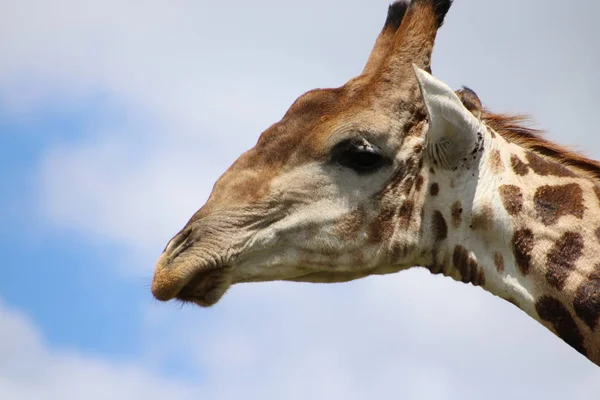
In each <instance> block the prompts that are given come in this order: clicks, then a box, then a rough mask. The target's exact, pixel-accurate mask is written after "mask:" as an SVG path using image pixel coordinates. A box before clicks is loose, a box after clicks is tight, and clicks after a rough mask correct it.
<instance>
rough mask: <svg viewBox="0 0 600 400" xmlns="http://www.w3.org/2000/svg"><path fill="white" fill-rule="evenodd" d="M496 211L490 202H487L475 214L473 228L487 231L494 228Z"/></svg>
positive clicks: (472, 220)
mask: <svg viewBox="0 0 600 400" xmlns="http://www.w3.org/2000/svg"><path fill="white" fill-rule="evenodd" d="M493 221H494V211H493V210H492V207H490V205H489V204H485V205H483V206H482V207H481V209H480V210H478V211H477V212H475V213H474V214H473V218H472V219H471V229H473V230H474V231H480V232H487V231H490V230H491V229H492V228H493Z"/></svg>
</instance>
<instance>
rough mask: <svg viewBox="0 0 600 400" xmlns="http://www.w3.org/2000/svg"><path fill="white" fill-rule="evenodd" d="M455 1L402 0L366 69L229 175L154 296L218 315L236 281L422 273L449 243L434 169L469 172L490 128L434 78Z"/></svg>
mask: <svg viewBox="0 0 600 400" xmlns="http://www.w3.org/2000/svg"><path fill="white" fill-rule="evenodd" d="M450 5H451V0H413V1H412V2H408V1H397V2H396V3H394V4H392V5H391V6H390V8H389V10H388V17H387V20H386V22H385V25H384V27H383V30H382V31H381V33H380V35H379V37H378V38H377V41H376V43H375V46H374V48H373V50H372V53H371V55H370V57H369V60H368V62H367V64H366V66H365V68H364V70H363V72H362V74H361V75H360V76H358V77H356V78H354V79H352V80H350V81H349V82H348V83H346V84H345V85H344V86H342V87H340V88H335V89H316V90H313V91H310V92H308V93H306V94H304V95H302V96H300V97H299V98H298V99H297V100H296V101H295V102H294V104H293V105H292V106H291V107H290V109H289V110H288V111H287V113H286V114H285V115H284V117H283V118H282V119H281V120H280V121H279V122H277V123H275V124H274V125H272V126H271V127H270V128H268V129H267V130H266V131H265V132H264V133H263V134H262V135H261V136H260V138H259V140H258V143H257V144H256V146H255V147H254V148H252V149H251V150H249V151H247V152H246V153H244V154H243V155H242V156H241V157H240V158H239V159H238V160H237V161H236V162H235V163H234V164H233V165H232V166H231V167H230V168H229V169H228V170H227V171H226V172H225V173H224V174H223V175H222V176H221V177H220V178H219V180H218V181H217V182H216V184H215V186H214V188H213V191H212V193H211V195H210V197H209V199H208V201H207V203H206V204H205V205H204V206H202V207H201V208H200V209H199V210H198V211H197V212H196V213H195V214H194V215H193V216H192V218H191V219H190V220H189V222H188V223H187V224H186V225H185V227H184V228H183V229H182V230H181V231H180V232H179V233H177V234H176V235H175V236H174V237H173V239H171V241H170V242H169V243H168V244H167V246H166V248H165V250H164V252H163V254H162V255H161V256H160V259H159V260H158V263H157V266H156V270H155V275H154V279H153V284H152V291H153V293H154V296H155V297H156V298H157V299H159V300H170V299H173V298H177V299H180V300H183V301H191V302H194V303H196V304H198V305H201V306H210V305H212V304H214V303H216V302H217V301H218V300H219V299H220V298H221V297H222V295H223V294H224V293H225V291H226V290H227V289H228V288H229V286H231V285H232V284H235V283H241V282H256V281H273V280H288V281H305V282H342V281H349V280H353V279H357V278H361V277H364V276H367V275H371V274H385V273H392V272H396V271H399V270H402V269H405V268H408V267H411V266H413V265H415V263H416V262H417V259H418V257H419V254H420V253H422V252H423V251H424V250H423V249H424V243H425V242H430V241H431V240H430V239H432V238H433V240H434V239H435V237H439V236H440V235H445V233H444V232H443V230H444V227H443V226H437V227H436V226H430V225H428V226H424V224H422V223H421V221H422V220H423V216H422V212H423V209H424V207H423V204H424V203H425V202H426V201H427V197H428V196H430V193H429V191H427V190H423V189H424V188H423V186H424V178H423V175H422V174H421V171H424V170H429V169H430V168H437V167H439V168H444V169H449V170H452V169H456V168H457V167H458V165H459V163H462V162H464V161H466V160H467V156H470V155H471V153H472V150H473V149H476V148H477V145H478V137H477V124H478V120H477V119H476V118H475V117H474V116H473V114H472V113H471V112H470V111H469V110H468V109H467V108H465V106H463V104H462V103H461V101H460V100H459V98H458V97H457V95H456V94H454V93H453V92H452V91H451V90H450V89H449V88H448V87H447V86H445V85H444V84H442V83H441V82H439V81H437V80H436V79H434V78H433V77H432V76H431V75H429V73H428V72H425V71H429V70H430V66H429V64H430V60H431V54H432V50H433V44H434V40H435V37H436V33H437V30H438V29H439V28H440V26H441V25H442V23H443V20H444V17H445V15H446V13H447V11H448V9H449V7H450ZM467 97H468V96H467ZM465 104H469V103H468V102H465ZM426 154H431V155H433V156H434V157H426V156H425V155H426ZM469 159H470V158H469ZM430 160H435V161H430ZM434 164H435V165H434Z"/></svg>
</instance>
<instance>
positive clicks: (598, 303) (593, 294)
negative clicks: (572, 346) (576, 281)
mask: <svg viewBox="0 0 600 400" xmlns="http://www.w3.org/2000/svg"><path fill="white" fill-rule="evenodd" d="M573 307H574V308H575V313H576V314H577V316H578V317H579V318H581V320H582V321H583V322H585V323H586V325H587V326H589V327H590V329H592V330H595V329H596V327H597V326H598V319H599V318H600V264H598V265H596V269H595V271H594V272H593V273H591V274H590V275H589V276H587V277H586V278H585V279H584V281H583V283H582V284H581V285H580V286H579V288H578V289H577V293H576V295H575V300H574V301H573Z"/></svg>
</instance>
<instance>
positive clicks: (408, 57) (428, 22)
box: [385, 0, 452, 72]
mask: <svg viewBox="0 0 600 400" xmlns="http://www.w3.org/2000/svg"><path fill="white" fill-rule="evenodd" d="M451 5H452V0H413V1H412V2H411V3H410V5H409V7H408V9H407V10H406V13H405V15H404V18H403V19H402V23H401V24H400V27H399V28H398V31H397V32H396V35H395V38H394V44H393V46H392V51H390V52H389V53H388V55H387V59H386V60H385V64H386V65H387V67H388V68H386V70H389V71H398V70H401V71H402V72H405V71H406V70H407V69H410V68H411V65H412V64H415V65H416V66H418V67H419V68H422V69H424V70H426V71H427V72H431V67H430V65H431V54H432V52H433V44H434V42H435V38H436V35H437V31H438V29H439V28H440V27H441V26H442V25H443V23H444V18H445V17H446V14H447V13H448V10H449V9H450V6H451Z"/></svg>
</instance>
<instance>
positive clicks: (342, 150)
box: [331, 138, 388, 173]
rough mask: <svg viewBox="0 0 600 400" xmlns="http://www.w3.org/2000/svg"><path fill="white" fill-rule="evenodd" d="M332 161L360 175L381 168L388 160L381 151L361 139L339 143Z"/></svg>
mask: <svg viewBox="0 0 600 400" xmlns="http://www.w3.org/2000/svg"><path fill="white" fill-rule="evenodd" d="M331 161H332V162H335V163H337V164H339V165H342V166H344V167H347V168H350V169H352V170H354V171H356V172H358V173H368V172H374V171H375V170H377V169H379V168H381V167H382V166H383V165H385V164H386V163H387V161H388V160H387V159H386V158H385V157H384V156H383V155H382V154H381V153H380V152H379V149H377V148H376V147H375V146H373V145H372V144H370V143H369V142H367V141H366V140H364V139H362V138H359V139H349V140H344V141H342V142H340V143H338V144H337V145H336V146H335V147H334V148H333V150H332V151H331Z"/></svg>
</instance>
